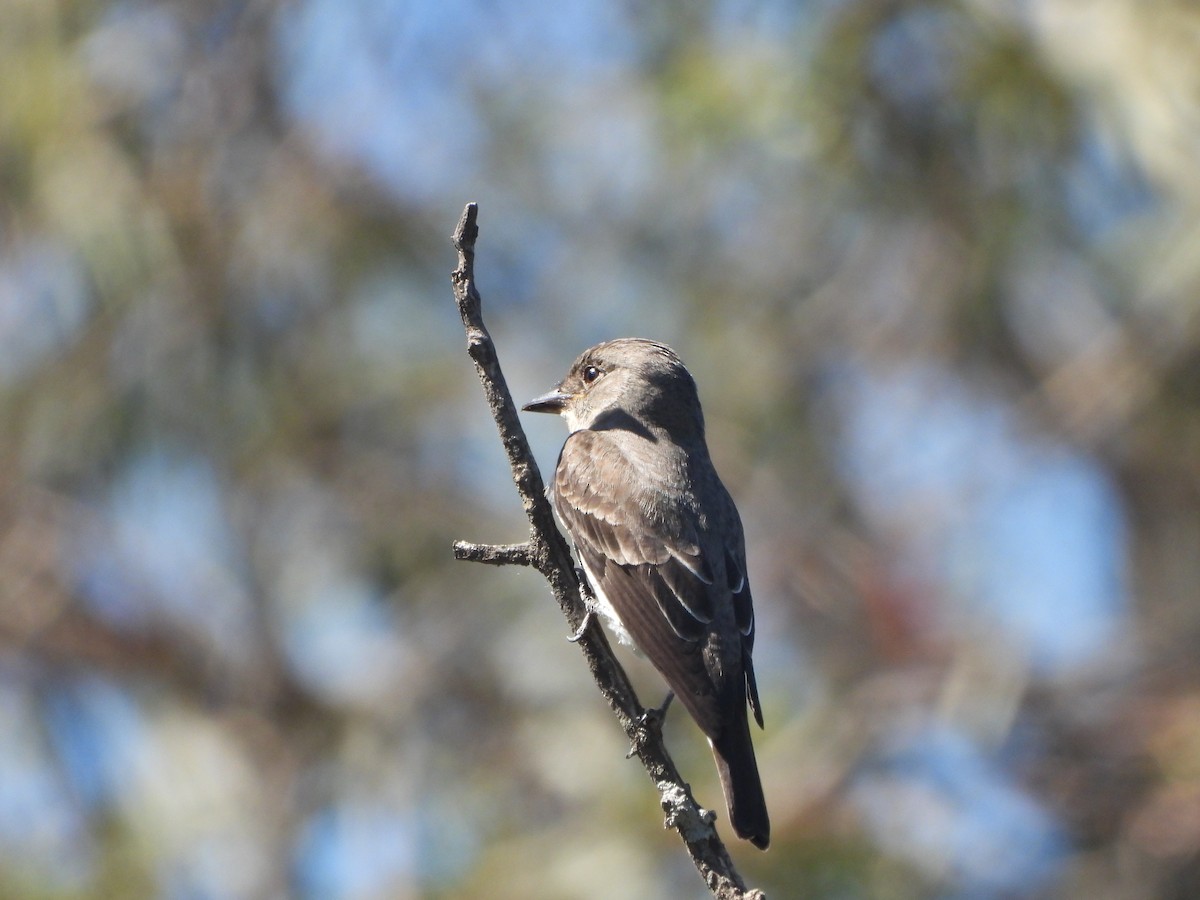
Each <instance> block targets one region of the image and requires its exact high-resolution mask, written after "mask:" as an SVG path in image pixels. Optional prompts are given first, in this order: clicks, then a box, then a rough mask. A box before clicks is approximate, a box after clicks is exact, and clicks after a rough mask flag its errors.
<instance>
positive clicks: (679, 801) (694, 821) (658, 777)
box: [450, 203, 764, 900]
mask: <svg viewBox="0 0 1200 900" xmlns="http://www.w3.org/2000/svg"><path fill="white" fill-rule="evenodd" d="M477 213H478V207H477V206H476V204H474V203H468V204H467V206H466V208H465V209H464V210H463V214H462V218H461V219H460V220H459V223H458V227H457V228H455V230H454V246H455V248H456V249H457V250H458V268H456V269H455V270H454V272H453V273H452V274H451V276H450V280H451V282H452V283H453V285H454V298H455V300H456V301H457V303H458V311H459V314H460V315H461V316H462V321H463V327H464V328H465V329H466V333H467V352H468V353H469V354H470V355H471V359H473V360H474V361H475V369H476V371H477V372H478V373H479V380H480V383H481V384H482V385H483V391H484V394H485V396H486V397H487V401H488V406H489V407H490V408H491V411H492V417H493V418H494V419H495V420H496V428H497V429H498V430H499V432H500V440H501V442H502V443H503V444H504V450H505V453H506V454H507V455H508V462H509V466H510V467H511V468H512V474H513V481H514V482H515V483H516V485H517V492H518V493H519V494H520V497H521V504H522V505H523V506H524V507H525V513H526V515H527V516H528V517H529V541H528V543H525V544H516V545H511V546H489V545H480V544H470V543H467V542H464V541H459V542H456V543H455V545H454V555H455V556H456V557H457V558H458V559H470V560H474V561H476V562H488V563H494V564H497V565H503V564H505V563H514V564H519V565H532V566H533V567H534V568H536V569H537V570H538V571H539V572H540V573H541V574H542V575H543V576H544V577H545V578H546V580H547V581H548V582H549V583H550V589H551V590H552V591H553V592H554V597H555V599H556V600H557V601H558V605H559V607H560V608H561V609H562V611H563V614H564V615H565V616H566V618H567V622H568V623H569V624H570V627H571V632H572V634H573V635H575V642H576V646H578V647H579V648H580V650H582V651H583V655H584V658H585V659H586V660H587V664H588V668H589V669H590V670H591V673H592V677H593V678H594V679H595V681H596V686H597V687H598V688H599V689H600V693H601V694H602V695H603V696H604V699H605V700H607V701H608V705H609V706H610V707H611V708H612V710H613V712H614V713H616V716H617V719H618V721H619V722H620V723H621V727H622V728H623V729H624V731H625V734H626V736H627V737H628V738H629V741H630V743H631V745H632V746H633V748H634V752H635V753H636V755H637V757H638V758H639V759H640V760H641V762H642V765H643V766H644V767H645V769H646V772H647V774H649V776H650V778H651V779H652V780H653V781H654V784H655V787H657V789H658V792H659V798H660V802H661V804H662V807H663V810H664V812H666V824H667V826H668V827H671V828H674V829H675V830H676V831H677V832H679V835H680V837H682V838H683V841H684V844H685V845H686V847H687V850H688V853H689V855H690V856H691V858H692V862H693V864H694V865H695V866H696V869H697V870H698V871H699V873H700V877H701V878H703V879H704V883H705V884H706V885H708V888H709V890H710V891H711V892H712V894H713V896H714V897H716V898H718V900H764V895H763V893H762V892H761V891H757V890H752V891H747V890H746V885H745V883H744V882H743V881H742V878H741V876H740V875H739V874H738V873H737V870H736V869H735V868H734V867H733V861H732V860H731V859H730V858H729V851H728V850H727V849H726V848H725V845H724V844H723V843H722V842H721V839H720V837H718V835H717V832H716V829H715V828H714V827H713V819H714V818H715V816H714V815H713V814H712V813H711V812H709V811H707V810H704V809H702V808H701V807H700V806H699V804H697V803H696V800H695V798H694V797H692V792H691V789H690V788H689V787H688V785H687V783H686V782H684V780H683V779H682V778H681V777H680V775H679V772H678V771H677V770H676V768H675V764H674V763H673V762H672V761H671V757H670V756H669V755H668V754H667V750H666V747H665V746H664V745H663V741H662V735H661V733H660V732H659V730H658V729H657V728H655V727H653V725H652V724H651V723H648V722H647V719H646V716H645V714H646V710H644V709H643V708H642V705H641V704H640V703H639V702H638V699H637V695H636V694H634V691H633V687H632V685H630V683H629V678H628V676H626V674H625V670H624V669H622V668H621V665H620V663H618V662H617V660H616V657H614V656H613V652H612V648H611V647H610V646H609V644H608V638H606V637H605V635H604V631H603V629H601V628H598V627H595V626H594V625H591V627H589V619H592V620H593V621H594V617H591V616H589V614H588V609H587V606H586V604H585V603H584V600H583V596H586V595H581V593H580V581H579V577H578V576H577V574H576V571H575V565H574V561H573V560H572V558H571V551H570V549H569V548H568V546H567V543H566V541H565V539H564V538H563V536H562V534H561V533H560V532H559V530H558V527H557V526H556V525H555V523H554V514H553V512H552V511H551V509H550V503H549V501H548V500H547V499H546V491H545V485H544V483H543V481H542V475H541V472H539V471H538V467H537V463H536V462H535V461H534V459H533V453H532V451H531V450H530V449H529V442H528V441H527V440H526V438H525V430H524V428H522V426H521V421H520V418H519V417H518V416H517V408H516V405H515V404H514V403H513V400H512V395H511V394H509V391H508V385H507V383H506V382H505V380H504V374H503V373H502V372H501V371H500V363H499V360H498V359H497V357H496V349H495V346H494V345H493V344H492V338H491V335H489V334H488V331H487V328H485V327H484V324H483V312H482V308H481V307H482V302H481V299H480V296H479V291H478V290H477V289H476V287H475V271H474V270H475V239H476V238H477V237H478V235H479V228H478V225H477V224H476V215H477Z"/></svg>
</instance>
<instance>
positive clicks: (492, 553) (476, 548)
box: [454, 541, 533, 566]
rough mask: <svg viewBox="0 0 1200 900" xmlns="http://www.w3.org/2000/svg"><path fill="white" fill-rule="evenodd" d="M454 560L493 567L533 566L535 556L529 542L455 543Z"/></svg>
mask: <svg viewBox="0 0 1200 900" xmlns="http://www.w3.org/2000/svg"><path fill="white" fill-rule="evenodd" d="M454 558H455V559H465V560H467V561H468V562H478V563H488V564H489V565H493V566H532V565H533V555H532V553H531V552H530V547H529V544H528V542H526V543H524V544H473V543H471V542H470V541H455V542H454Z"/></svg>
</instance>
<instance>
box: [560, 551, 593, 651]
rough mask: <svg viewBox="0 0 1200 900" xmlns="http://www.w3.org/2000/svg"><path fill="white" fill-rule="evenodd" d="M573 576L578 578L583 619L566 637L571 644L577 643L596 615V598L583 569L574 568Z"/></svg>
mask: <svg viewBox="0 0 1200 900" xmlns="http://www.w3.org/2000/svg"><path fill="white" fill-rule="evenodd" d="M575 577H576V578H578V579H579V599H581V600H582V601H583V621H582V622H580V623H579V627H578V628H576V629H575V633H574V634H572V635H571V636H570V637H568V638H567V640H568V641H570V642H571V643H572V644H578V643H579V640H580V638H582V637H583V633H584V632H585V631H587V629H588V626H589V625H591V624H592V619H593V618H594V617H595V615H596V598H595V597H594V596H592V586H591V585H590V584H588V580H587V576H586V575H585V574H584V573H583V569H580V568H576V569H575Z"/></svg>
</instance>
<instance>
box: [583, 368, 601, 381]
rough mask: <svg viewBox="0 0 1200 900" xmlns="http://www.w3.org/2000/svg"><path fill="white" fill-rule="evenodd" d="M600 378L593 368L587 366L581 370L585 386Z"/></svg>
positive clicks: (596, 370)
mask: <svg viewBox="0 0 1200 900" xmlns="http://www.w3.org/2000/svg"><path fill="white" fill-rule="evenodd" d="M599 377H600V370H599V369H597V368H596V367H595V366H588V367H587V368H586V369H584V370H583V381H584V383H585V384H591V383H592V382H593V381H595V380H596V379H597V378H599Z"/></svg>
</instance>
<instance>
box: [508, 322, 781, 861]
mask: <svg viewBox="0 0 1200 900" xmlns="http://www.w3.org/2000/svg"><path fill="white" fill-rule="evenodd" d="M523 409H525V410H526V411H528V412H546V413H558V414H560V415H561V416H562V417H563V418H564V419H566V422H567V427H568V428H569V429H570V432H571V433H570V435H569V436H568V437H567V440H566V443H564V444H563V448H562V452H561V453H560V454H559V457H558V467H557V469H556V470H555V473H554V481H553V484H552V485H551V488H550V499H551V502H552V504H553V506H554V511H555V513H556V514H557V515H558V518H559V519H560V520H561V521H562V523H563V525H564V526H565V527H566V530H567V533H568V534H569V535H570V537H571V540H572V541H573V542H574V544H575V549H576V553H578V555H579V560H580V562H581V563H582V565H583V570H584V572H585V573H586V574H587V578H588V581H589V582H590V583H591V585H592V588H593V590H594V592H595V595H596V600H597V604H598V606H599V610H600V612H601V613H602V614H603V615H604V617H605V618H606V619H607V620H608V622H609V624H610V626H611V627H612V629H613V631H614V632H615V633H616V634H617V637H618V638H619V639H620V640H622V641H623V642H625V643H628V644H631V645H633V646H634V647H635V648H637V649H638V650H640V651H641V653H642V654H644V655H645V656H646V657H647V658H648V659H649V660H650V662H651V663H653V665H654V667H655V668H656V669H658V671H659V672H660V673H661V674H662V676H663V677H664V678H665V679H666V681H667V684H668V686H669V687H670V688H671V690H672V692H673V693H674V694H675V696H676V697H678V698H679V700H680V702H682V703H683V705H684V707H685V708H686V709H687V711H688V712H689V713H690V714H691V716H692V718H693V719H695V720H696V724H698V725H699V726H700V728H701V730H702V731H703V732H704V734H705V735H706V736H707V738H708V742H709V745H710V746H711V747H712V750H713V756H714V757H715V758H716V763H717V772H718V774H719V775H720V778H721V786H722V788H723V790H724V793H725V803H726V805H727V806H728V808H729V819H730V822H731V823H732V825H733V830H734V832H736V833H737V835H738V837H741V838H745V839H747V840H749V841H750V842H752V843H753V844H754V845H755V846H757V847H759V848H761V849H764V850H765V849H766V848H767V845H768V844H769V843H770V832H771V826H770V822H769V820H768V817H767V805H766V800H765V799H764V797H763V790H762V782H761V781H760V779H759V775H758V764H757V763H756V761H755V758H754V746H753V744H752V743H751V740H750V725H749V720H748V716H747V713H746V704H747V702H749V705H750V708H751V709H752V710H753V711H754V718H755V721H757V722H758V725H759V727H760V728H761V727H762V724H763V719H762V706H761V705H760V703H759V699H758V688H757V687H756V685H755V682H754V668H753V666H752V664H751V658H750V656H751V651H752V650H753V647H754V610H753V607H752V604H751V600H750V584H749V581H748V579H747V577H746V546H745V539H744V537H743V535H742V522H741V519H740V518H739V516H738V512H737V507H735V506H734V504H733V500H732V498H730V496H729V493H728V492H727V491H726V490H725V486H724V485H723V484H721V479H720V478H718V477H717V473H716V470H715V469H714V468H713V464H712V461H711V460H710V459H709V456H708V445H707V444H706V443H705V440H704V415H703V413H702V412H701V410H700V398H699V396H698V394H697V393H696V383H695V381H693V380H692V376H691V374H690V373H689V372H688V370H687V369H686V368H685V367H684V365H683V362H682V361H681V360H680V359H679V357H678V356H677V355H676V354H675V351H674V350H672V349H671V348H670V347H667V346H665V345H663V344H659V343H655V342H654V341H648V340H643V339H640V338H622V339H620V340H615V341H608V342H606V343H603V344H598V345H597V346H595V347H592V348H591V349H590V350H586V351H585V352H584V353H583V354H582V355H581V356H580V357H579V358H578V359H577V360H575V363H574V364H573V365H572V366H571V369H570V371H569V372H568V373H567V377H566V378H564V379H563V380H562V381H561V382H559V384H558V386H557V387H556V388H555V389H554V390H553V391H550V392H549V393H547V394H544V395H543V396H541V397H538V398H537V399H535V400H532V401H530V402H529V403H527V404H525V406H524V407H523Z"/></svg>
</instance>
